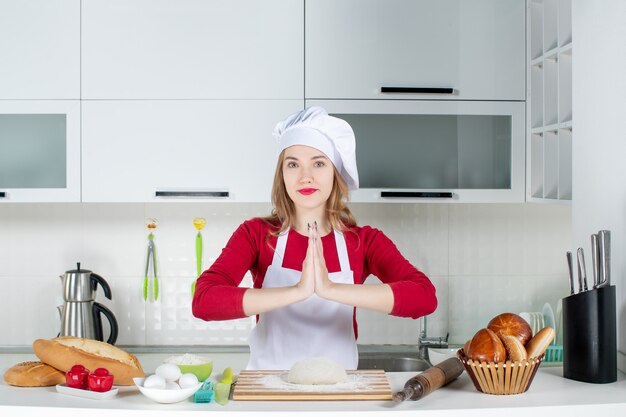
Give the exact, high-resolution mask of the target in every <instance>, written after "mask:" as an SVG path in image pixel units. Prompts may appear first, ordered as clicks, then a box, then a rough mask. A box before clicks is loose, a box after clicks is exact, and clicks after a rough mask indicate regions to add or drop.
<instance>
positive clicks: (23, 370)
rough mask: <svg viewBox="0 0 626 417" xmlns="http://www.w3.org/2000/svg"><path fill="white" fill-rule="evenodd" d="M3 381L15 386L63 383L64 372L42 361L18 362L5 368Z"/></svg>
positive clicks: (41, 385)
mask: <svg viewBox="0 0 626 417" xmlns="http://www.w3.org/2000/svg"><path fill="white" fill-rule="evenodd" d="M4 381H5V382H6V383H7V384H9V385H13V386H16V387H50V386H53V385H57V384H63V383H65V374H64V373H63V372H61V371H59V370H58V369H56V368H53V367H52V366H50V365H46V364H45V363H42V362H20V363H18V364H17V365H13V366H12V367H10V368H9V369H7V371H6V372H5V373H4Z"/></svg>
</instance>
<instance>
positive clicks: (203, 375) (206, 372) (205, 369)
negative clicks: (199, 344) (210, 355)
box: [177, 362, 213, 382]
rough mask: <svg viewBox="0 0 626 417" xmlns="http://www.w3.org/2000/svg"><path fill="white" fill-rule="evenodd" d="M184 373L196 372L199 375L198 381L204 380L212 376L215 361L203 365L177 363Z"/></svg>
mask: <svg viewBox="0 0 626 417" xmlns="http://www.w3.org/2000/svg"><path fill="white" fill-rule="evenodd" d="M177 366H178V367H179V368H180V371H181V372H182V373H183V374H194V375H195V376H197V377H198V381H200V382H204V381H205V380H206V379H207V378H208V377H210V376H211V372H212V371H213V362H207V363H203V364H202V365H177Z"/></svg>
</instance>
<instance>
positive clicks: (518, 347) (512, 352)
mask: <svg viewBox="0 0 626 417" xmlns="http://www.w3.org/2000/svg"><path fill="white" fill-rule="evenodd" d="M500 339H501V340H502V344H504V349H505V350H506V356H507V358H508V359H510V360H512V361H513V362H516V361H523V360H524V359H527V358H528V354H527V353H526V348H525V347H524V345H522V342H520V341H519V339H518V338H517V337H515V336H511V335H506V336H500Z"/></svg>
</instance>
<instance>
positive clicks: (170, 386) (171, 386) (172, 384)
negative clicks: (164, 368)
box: [165, 381, 180, 390]
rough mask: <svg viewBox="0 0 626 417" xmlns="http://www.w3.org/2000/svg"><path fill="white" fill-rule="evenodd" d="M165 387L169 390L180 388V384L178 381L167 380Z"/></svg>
mask: <svg viewBox="0 0 626 417" xmlns="http://www.w3.org/2000/svg"><path fill="white" fill-rule="evenodd" d="M165 389H169V390H172V389H180V385H178V384H177V383H176V382H170V381H167V382H166V383H165Z"/></svg>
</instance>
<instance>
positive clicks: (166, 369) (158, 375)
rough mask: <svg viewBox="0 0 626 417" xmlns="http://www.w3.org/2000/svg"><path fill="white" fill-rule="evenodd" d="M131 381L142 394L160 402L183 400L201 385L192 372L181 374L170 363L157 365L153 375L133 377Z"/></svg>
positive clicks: (176, 367) (170, 402)
mask: <svg viewBox="0 0 626 417" xmlns="http://www.w3.org/2000/svg"><path fill="white" fill-rule="evenodd" d="M133 381H134V382H135V385H137V388H139V391H141V393H142V394H143V395H145V396H146V397H148V398H150V399H151V400H153V401H156V402H158V403H161V404H172V403H177V402H180V401H183V400H185V399H187V398H189V397H191V396H192V395H193V394H194V393H195V392H196V391H198V390H199V389H200V387H201V386H202V382H200V381H198V377H196V376H195V375H194V374H183V373H182V372H181V371H180V368H179V367H178V366H176V365H174V364H171V363H164V364H162V365H159V367H158V368H156V371H155V373H154V374H153V375H149V376H148V377H146V378H133Z"/></svg>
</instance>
